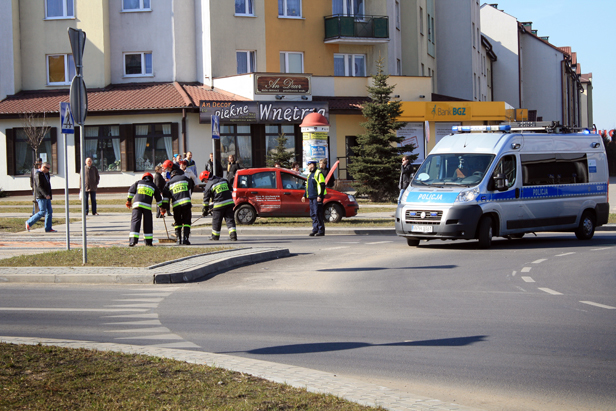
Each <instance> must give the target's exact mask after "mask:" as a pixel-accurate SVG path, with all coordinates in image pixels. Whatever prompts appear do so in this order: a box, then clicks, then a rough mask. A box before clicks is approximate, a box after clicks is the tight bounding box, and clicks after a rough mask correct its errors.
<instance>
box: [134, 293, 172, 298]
mask: <svg viewBox="0 0 616 411" xmlns="http://www.w3.org/2000/svg"><path fill="white" fill-rule="evenodd" d="M171 294H173V293H140V294H122V295H123V296H126V297H150V298H154V297H161V298H165V297H169V296H170V295H171Z"/></svg>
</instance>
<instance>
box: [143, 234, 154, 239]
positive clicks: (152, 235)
mask: <svg viewBox="0 0 616 411" xmlns="http://www.w3.org/2000/svg"><path fill="white" fill-rule="evenodd" d="M143 238H145V239H146V240H151V239H153V238H154V234H144V235H143Z"/></svg>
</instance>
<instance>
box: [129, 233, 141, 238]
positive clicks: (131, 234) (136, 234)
mask: <svg viewBox="0 0 616 411" xmlns="http://www.w3.org/2000/svg"><path fill="white" fill-rule="evenodd" d="M128 238H139V233H130V234H129V235H128Z"/></svg>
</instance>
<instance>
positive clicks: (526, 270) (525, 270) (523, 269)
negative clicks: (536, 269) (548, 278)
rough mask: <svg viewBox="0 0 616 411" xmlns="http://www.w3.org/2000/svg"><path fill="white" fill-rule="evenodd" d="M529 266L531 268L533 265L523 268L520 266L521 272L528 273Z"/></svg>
mask: <svg viewBox="0 0 616 411" xmlns="http://www.w3.org/2000/svg"><path fill="white" fill-rule="evenodd" d="M531 268H533V267H524V268H522V272H523V273H529V272H530V270H531Z"/></svg>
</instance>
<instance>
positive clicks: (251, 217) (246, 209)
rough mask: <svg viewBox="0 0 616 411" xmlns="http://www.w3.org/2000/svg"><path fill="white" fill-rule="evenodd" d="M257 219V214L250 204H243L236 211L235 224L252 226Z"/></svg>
mask: <svg viewBox="0 0 616 411" xmlns="http://www.w3.org/2000/svg"><path fill="white" fill-rule="evenodd" d="M256 219H257V212H256V211H255V209H254V207H253V206H251V205H250V204H242V205H241V206H239V207H238V208H236V209H235V222H236V223H238V224H252V223H254V222H255V220H256Z"/></svg>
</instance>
